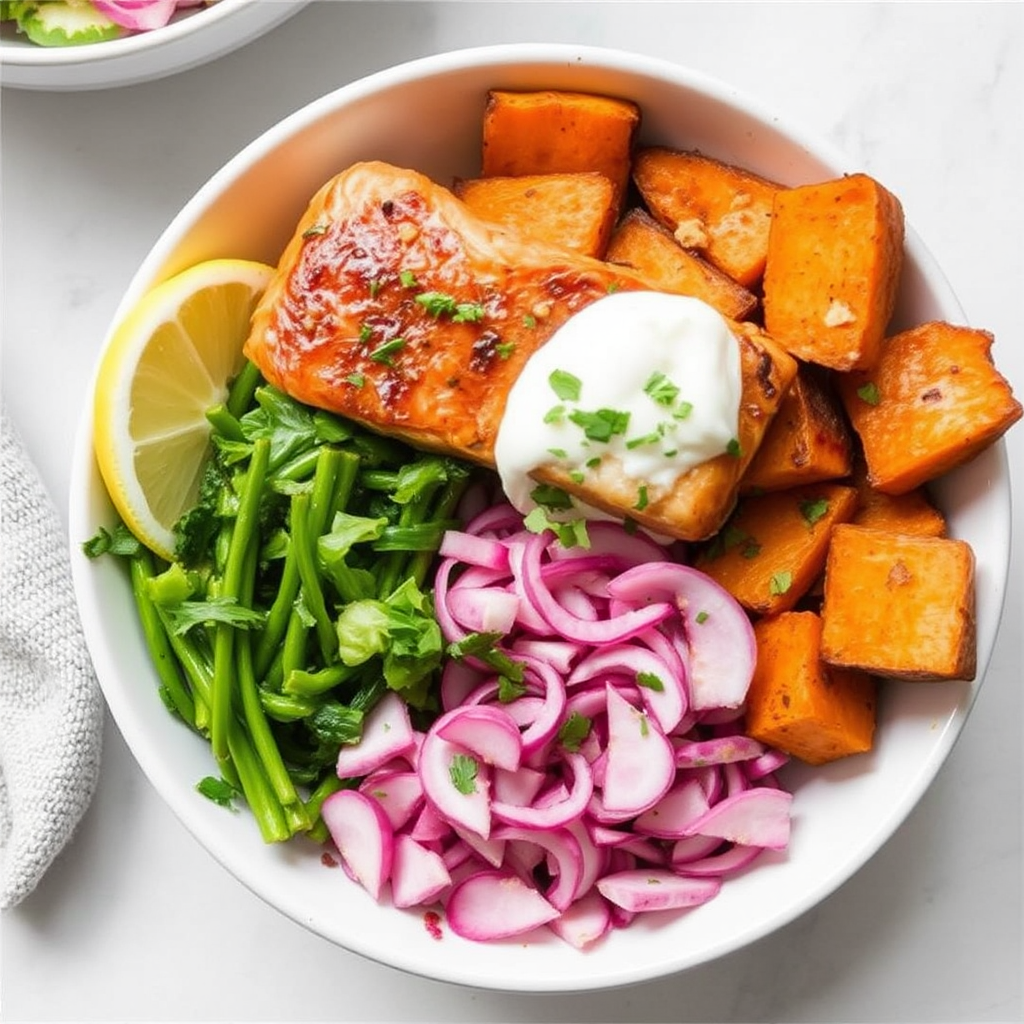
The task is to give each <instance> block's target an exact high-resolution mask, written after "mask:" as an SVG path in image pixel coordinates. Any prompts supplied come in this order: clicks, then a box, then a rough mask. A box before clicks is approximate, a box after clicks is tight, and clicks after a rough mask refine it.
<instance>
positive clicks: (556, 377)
mask: <svg viewBox="0 0 1024 1024" xmlns="http://www.w3.org/2000/svg"><path fill="white" fill-rule="evenodd" d="M548 383H549V384H550V385H551V390H552V391H554V393H555V394H556V395H557V396H558V397H559V398H560V399H561V400H562V401H563V402H578V401H579V400H580V393H581V392H582V390H583V381H581V380H580V379H579V377H576V376H575V375H573V374H571V373H569V372H568V371H566V370H552V371H551V374H550V375H549V377H548Z"/></svg>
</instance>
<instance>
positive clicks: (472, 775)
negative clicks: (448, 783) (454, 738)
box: [448, 754, 479, 796]
mask: <svg viewBox="0 0 1024 1024" xmlns="http://www.w3.org/2000/svg"><path fill="white" fill-rule="evenodd" d="M478 769H479V765H478V764H477V763H476V758H475V757H470V756H469V754H456V755H455V756H454V757H453V758H452V760H451V764H449V765H448V777H449V778H450V779H451V780H452V785H453V786H454V787H455V788H456V789H457V790H458V791H459V792H460V793H462V794H463V795H464V796H469V794H470V793H475V792H476V773H477V770H478Z"/></svg>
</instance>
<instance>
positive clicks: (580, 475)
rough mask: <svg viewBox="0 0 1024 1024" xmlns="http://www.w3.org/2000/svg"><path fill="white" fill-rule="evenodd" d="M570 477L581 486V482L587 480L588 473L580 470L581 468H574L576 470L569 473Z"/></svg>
mask: <svg viewBox="0 0 1024 1024" xmlns="http://www.w3.org/2000/svg"><path fill="white" fill-rule="evenodd" d="M569 479H570V480H571V481H572V482H573V483H574V484H576V485H577V486H579V485H580V484H582V483H583V481H584V480H586V474H584V472H583V471H582V470H580V469H574V470H573V471H572V472H571V473H570V474H569Z"/></svg>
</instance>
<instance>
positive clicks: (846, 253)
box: [764, 174, 903, 370]
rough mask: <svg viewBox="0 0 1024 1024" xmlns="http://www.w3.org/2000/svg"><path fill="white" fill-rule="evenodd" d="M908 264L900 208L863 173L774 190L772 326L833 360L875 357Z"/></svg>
mask: <svg viewBox="0 0 1024 1024" xmlns="http://www.w3.org/2000/svg"><path fill="white" fill-rule="evenodd" d="M902 266H903V209H902V207H901V206H900V204H899V201H898V200H897V199H896V197H895V196H893V195H892V193H890V192H888V191H887V190H886V189H885V188H883V187H882V186H881V185H880V184H879V183H878V182H877V181H875V180H874V179H873V178H871V177H869V176H868V175H866V174H851V175H850V176H848V177H845V178H838V179H836V180H834V181H826V182H822V183H821V184H817V185H801V186H799V187H798V188H792V189H785V190H782V191H780V192H777V193H776V195H775V206H774V208H773V213H772V226H771V233H770V235H769V239H768V259H767V262H766V264H765V272H764V316H765V328H766V329H767V331H768V333H769V334H771V335H772V337H774V338H775V340H776V341H778V342H779V344H780V345H785V346H786V348H788V349H789V350H790V352H792V353H793V354H794V355H795V356H797V357H799V358H800V359H805V360H807V361H808V362H812V363H819V364H821V365H822V366H830V367H832V368H833V369H836V370H853V369H869V368H871V367H872V366H874V364H875V363H876V362H877V361H878V357H879V355H880V352H881V346H882V339H883V338H884V337H885V332H886V329H887V328H888V325H889V320H890V318H891V317H892V312H893V307H894V306H895V303H896V291H897V288H898V286H899V279H900V272H901V269H902Z"/></svg>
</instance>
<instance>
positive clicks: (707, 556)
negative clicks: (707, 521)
mask: <svg viewBox="0 0 1024 1024" xmlns="http://www.w3.org/2000/svg"><path fill="white" fill-rule="evenodd" d="M856 508H857V492H856V490H855V489H854V488H853V487H847V486H845V485H843V484H817V485H812V486H808V487H794V488H790V489H789V490H786V491H773V492H771V493H769V494H762V495H758V496H756V497H746V498H743V499H741V500H740V502H739V504H738V505H737V506H736V511H735V512H734V513H733V515H732V516H731V517H730V518H729V521H728V523H727V524H726V525H725V527H724V528H723V529H722V530H721V532H720V533H719V535H718V536H717V537H716V538H715V539H714V540H713V541H712V542H711V543H710V544H708V545H707V546H706V547H705V548H704V549H703V550H702V551H701V552H700V554H699V556H698V559H697V565H698V567H699V568H700V569H701V570H702V571H703V572H705V573H707V574H708V575H709V576H710V577H711V578H712V579H714V580H717V581H718V582H719V583H720V584H721V585H722V586H723V587H724V588H725V589H726V590H728V591H729V593H730V594H732V596H733V597H735V598H736V600H737V601H739V602H740V604H742V605H743V607H744V608H746V609H748V610H749V611H751V612H754V613H755V614H758V615H777V614H778V613H779V612H784V611H789V610H790V609H791V608H793V607H794V606H795V605H796V603H797V602H798V601H799V600H800V598H801V597H803V596H804V595H805V594H806V593H807V591H808V590H809V589H810V588H811V586H812V585H813V584H814V582H815V581H816V580H817V578H818V576H819V575H820V574H821V571H822V569H823V568H824V567H825V558H826V555H827V554H828V546H829V538H830V536H831V533H832V528H833V527H834V526H835V524H837V523H842V522H846V521H847V520H849V519H850V517H851V516H852V515H853V513H854V512H855V511H856Z"/></svg>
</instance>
